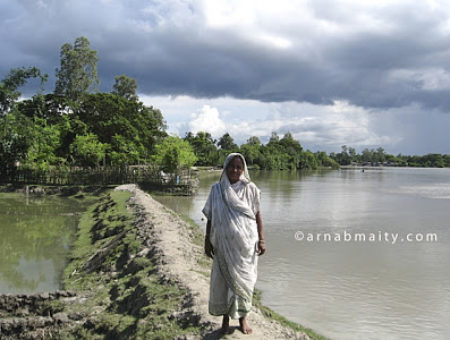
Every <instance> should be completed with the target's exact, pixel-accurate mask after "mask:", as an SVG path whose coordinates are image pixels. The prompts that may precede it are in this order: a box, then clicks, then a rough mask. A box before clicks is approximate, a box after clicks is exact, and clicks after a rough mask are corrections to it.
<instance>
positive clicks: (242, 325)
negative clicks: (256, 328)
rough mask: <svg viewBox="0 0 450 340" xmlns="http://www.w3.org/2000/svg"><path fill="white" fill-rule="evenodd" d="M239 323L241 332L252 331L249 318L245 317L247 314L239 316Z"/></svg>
mask: <svg viewBox="0 0 450 340" xmlns="http://www.w3.org/2000/svg"><path fill="white" fill-rule="evenodd" d="M239 325H240V329H241V332H242V333H244V334H250V333H251V332H252V329H251V328H250V327H249V326H248V324H247V320H246V319H245V316H243V317H242V318H239Z"/></svg>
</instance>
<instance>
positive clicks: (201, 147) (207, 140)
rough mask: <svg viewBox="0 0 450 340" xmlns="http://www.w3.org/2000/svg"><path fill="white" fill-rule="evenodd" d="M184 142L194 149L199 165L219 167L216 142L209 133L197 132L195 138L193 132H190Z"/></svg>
mask: <svg viewBox="0 0 450 340" xmlns="http://www.w3.org/2000/svg"><path fill="white" fill-rule="evenodd" d="M184 140H186V141H188V142H189V144H191V145H192V147H193V149H194V153H195V156H196V157H197V163H196V164H197V165H218V164H219V153H218V152H217V147H216V145H215V142H216V141H215V140H214V139H213V138H212V137H211V134H210V133H209V132H203V131H200V132H197V134H196V135H195V136H194V135H193V134H192V132H188V133H187V134H186V137H184Z"/></svg>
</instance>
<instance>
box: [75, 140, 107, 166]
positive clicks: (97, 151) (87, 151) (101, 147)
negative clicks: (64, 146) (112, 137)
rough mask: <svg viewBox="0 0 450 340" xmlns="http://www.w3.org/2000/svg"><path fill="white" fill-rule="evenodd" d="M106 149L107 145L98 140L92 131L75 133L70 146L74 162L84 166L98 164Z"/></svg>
mask: <svg viewBox="0 0 450 340" xmlns="http://www.w3.org/2000/svg"><path fill="white" fill-rule="evenodd" d="M107 149H108V145H107V144H105V143H101V142H99V141H98V138H97V136H96V135H94V134H92V133H89V134H87V135H85V136H79V135H77V136H76V137H75V141H74V142H73V143H72V145H71V146H70V150H71V153H72V157H73V158H74V160H75V162H76V163H78V164H79V165H81V166H85V167H96V166H99V164H100V161H101V160H102V159H104V158H105V154H106V150H107Z"/></svg>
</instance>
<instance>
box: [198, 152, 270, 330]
mask: <svg viewBox="0 0 450 340" xmlns="http://www.w3.org/2000/svg"><path fill="white" fill-rule="evenodd" d="M259 204H260V191H259V189H258V188H257V187H256V185H255V184H254V183H253V182H251V181H250V176H249V174H248V170H247V165H246V163H245V158H244V156H242V155H241V154H239V153H231V154H229V155H228V157H227V159H226V160H225V163H224V166H223V171H222V175H221V177H220V181H219V182H218V183H216V184H214V185H213V186H212V188H211V192H210V194H209V197H208V200H207V201H206V204H205V207H204V208H203V213H204V214H205V216H206V218H207V219H208V222H207V224H206V236H205V253H206V255H207V256H209V257H211V258H212V259H213V260H214V261H213V265H212V270H211V286H210V292H209V313H210V314H212V315H223V320H222V332H223V333H227V332H228V329H229V320H230V317H231V318H233V319H237V318H239V325H240V330H241V331H242V332H243V333H244V334H250V333H251V332H252V329H251V328H250V327H249V326H248V324H247V320H246V316H247V314H248V313H249V312H250V310H251V307H252V296H253V288H254V287H255V282H256V267H257V262H258V261H257V256H258V255H262V254H264V253H265V251H266V245H265V242H264V237H263V225H262V220H261V213H260V211H259Z"/></svg>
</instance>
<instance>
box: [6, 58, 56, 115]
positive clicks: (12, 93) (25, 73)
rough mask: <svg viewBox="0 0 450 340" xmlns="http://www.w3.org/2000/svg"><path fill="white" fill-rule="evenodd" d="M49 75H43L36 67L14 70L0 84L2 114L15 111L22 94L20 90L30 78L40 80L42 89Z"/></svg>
mask: <svg viewBox="0 0 450 340" xmlns="http://www.w3.org/2000/svg"><path fill="white" fill-rule="evenodd" d="M47 77H48V75H47V74H42V73H41V71H40V70H39V69H38V68H36V67H29V68H25V67H22V68H13V69H11V70H10V72H9V74H8V75H7V76H6V78H4V79H3V80H2V82H1V83H0V114H5V113H7V112H9V111H10V110H12V109H13V107H14V105H15V103H16V101H17V99H18V98H19V97H20V95H21V93H20V92H19V91H18V88H19V87H21V86H22V85H24V84H25V82H26V81H27V80H28V79H30V78H39V79H40V80H41V87H42V86H43V85H44V83H45V82H46V81H47Z"/></svg>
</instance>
